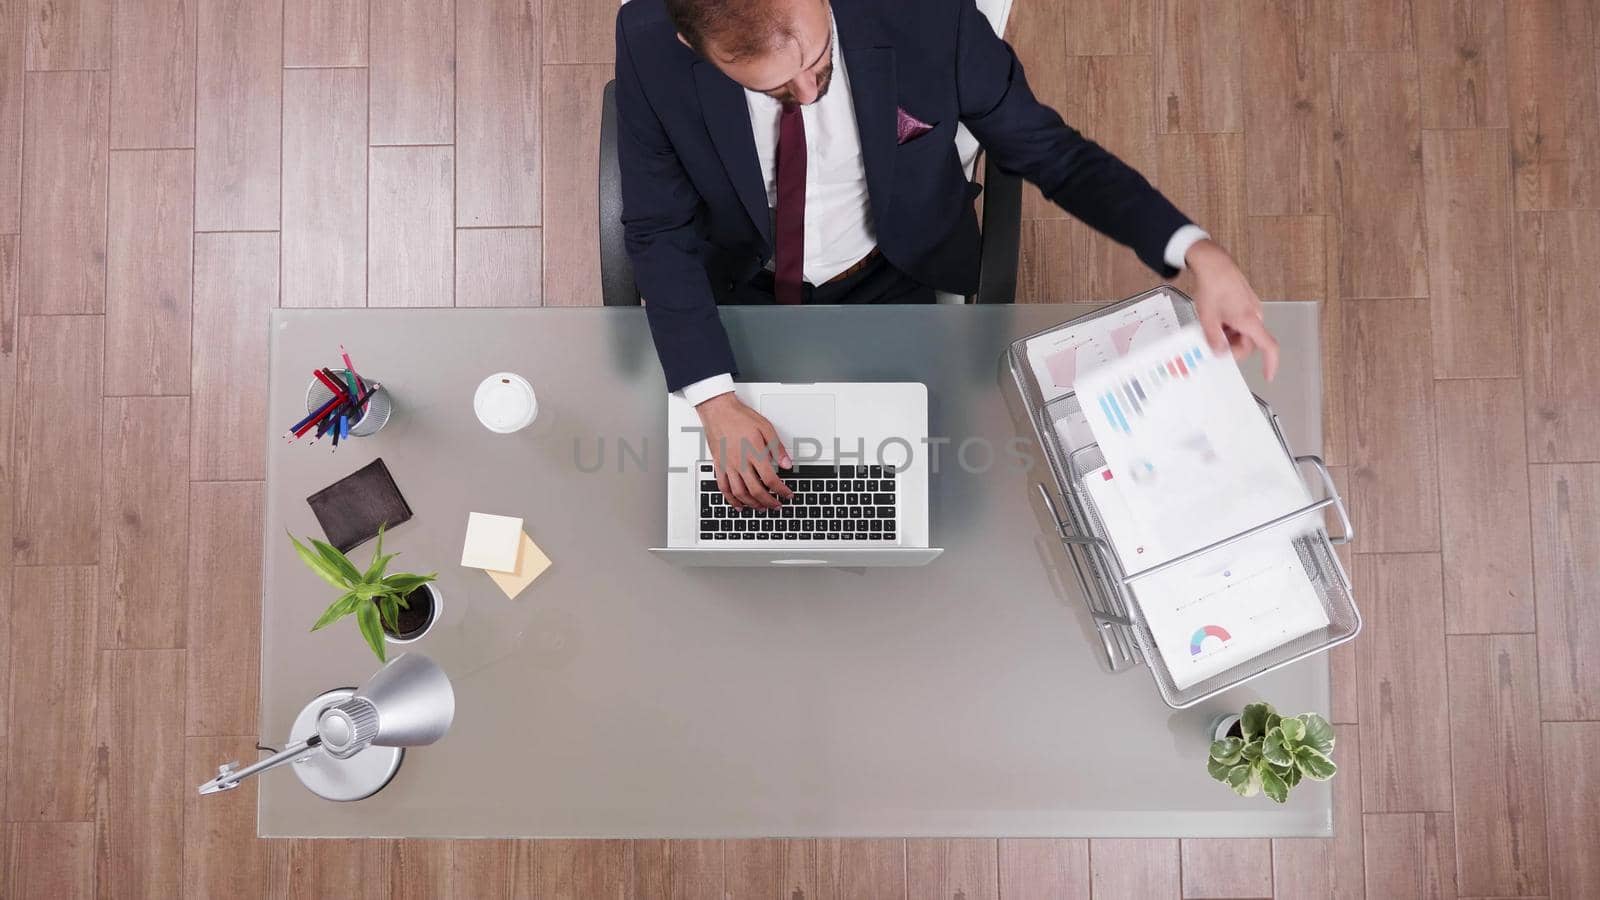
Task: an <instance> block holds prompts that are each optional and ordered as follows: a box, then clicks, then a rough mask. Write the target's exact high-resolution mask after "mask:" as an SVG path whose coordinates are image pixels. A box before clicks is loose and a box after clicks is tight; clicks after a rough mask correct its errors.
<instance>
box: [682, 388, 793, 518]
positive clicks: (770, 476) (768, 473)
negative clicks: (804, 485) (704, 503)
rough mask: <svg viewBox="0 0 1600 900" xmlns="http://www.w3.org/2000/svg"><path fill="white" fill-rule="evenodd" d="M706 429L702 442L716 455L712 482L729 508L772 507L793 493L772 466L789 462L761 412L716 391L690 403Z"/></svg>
mask: <svg viewBox="0 0 1600 900" xmlns="http://www.w3.org/2000/svg"><path fill="white" fill-rule="evenodd" d="M695 412H698V413H699V414H700V424H701V425H702V426H704V428H705V430H706V445H707V446H709V447H710V448H711V456H712V458H713V459H715V460H716V461H717V487H719V488H721V489H722V496H724V497H726V498H728V502H729V503H730V504H732V505H733V506H734V508H736V509H738V508H743V507H747V506H748V507H766V508H767V509H777V508H778V507H779V506H781V505H782V504H780V503H779V498H782V499H784V500H787V499H789V498H790V497H793V496H794V492H793V491H791V490H789V486H788V485H786V484H784V483H783V479H781V478H779V477H778V473H777V471H775V469H774V463H776V465H777V466H778V467H780V468H784V469H787V468H789V467H791V466H793V465H794V461H793V460H792V459H790V458H789V451H788V450H785V449H784V447H783V444H782V442H780V441H779V440H778V432H777V431H776V430H774V429H773V427H772V423H771V422H768V421H767V419H766V417H765V416H763V415H761V414H760V413H758V412H756V411H755V410H753V409H751V408H750V407H748V406H745V405H744V403H742V402H741V401H740V400H739V396H738V395H737V394H733V393H727V394H719V395H717V396H715V397H712V398H711V399H710V400H707V401H705V402H704V403H701V404H700V405H699V406H696V407H695Z"/></svg>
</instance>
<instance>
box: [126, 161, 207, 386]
mask: <svg viewBox="0 0 1600 900" xmlns="http://www.w3.org/2000/svg"><path fill="white" fill-rule="evenodd" d="M107 216H108V222H107V226H106V232H107V240H106V243H107V246H108V248H109V257H108V259H107V262H106V362H105V393H106V395H107V396H117V395H128V394H187V393H188V392H189V339H190V334H189V328H190V324H189V323H190V316H191V314H192V309H191V303H190V298H191V294H190V289H191V287H192V285H193V277H194V262H193V248H194V153H193V151H190V150H119V151H115V152H113V153H112V154H111V200H110V209H109V211H108V213H107Z"/></svg>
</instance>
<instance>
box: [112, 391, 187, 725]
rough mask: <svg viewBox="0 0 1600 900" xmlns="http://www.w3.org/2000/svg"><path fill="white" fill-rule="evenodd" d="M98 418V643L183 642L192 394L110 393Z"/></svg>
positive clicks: (121, 645) (166, 644)
mask: <svg viewBox="0 0 1600 900" xmlns="http://www.w3.org/2000/svg"><path fill="white" fill-rule="evenodd" d="M101 422H102V426H103V437H102V439H101V448H102V453H103V455H104V458H103V460H102V464H101V488H100V489H101V492H102V496H103V497H104V498H105V499H104V501H103V503H102V506H103V508H104V510H105V523H104V524H103V525H102V526H101V528H100V612H99V617H100V618H99V628H98V631H99V635H100V646H101V647H107V648H111V647H117V648H128V647H134V648H139V647H143V648H171V647H182V646H183V645H184V633H185V630H186V628H185V624H184V618H185V613H184V603H183V598H184V596H185V590H186V584H187V580H188V560H189V398H187V397H109V398H107V399H106V401H105V410H104V413H103V415H102V418H101ZM172 696H176V695H175V694H174V695H172ZM182 731H183V726H182V724H181V722H180V724H179V726H178V731H177V733H179V734H181V733H182ZM180 755H181V753H180Z"/></svg>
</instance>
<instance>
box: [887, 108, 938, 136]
mask: <svg viewBox="0 0 1600 900" xmlns="http://www.w3.org/2000/svg"><path fill="white" fill-rule="evenodd" d="M894 112H895V124H894V133H895V143H896V144H904V143H905V142H906V141H911V140H916V139H917V138H919V137H922V136H923V135H925V134H927V133H928V132H930V131H932V130H933V126H932V125H929V124H928V123H927V122H924V121H922V120H921V119H919V118H917V117H916V116H913V115H912V114H910V113H908V112H906V111H905V110H904V109H900V108H898V107H897V108H896V109H895V111H894Z"/></svg>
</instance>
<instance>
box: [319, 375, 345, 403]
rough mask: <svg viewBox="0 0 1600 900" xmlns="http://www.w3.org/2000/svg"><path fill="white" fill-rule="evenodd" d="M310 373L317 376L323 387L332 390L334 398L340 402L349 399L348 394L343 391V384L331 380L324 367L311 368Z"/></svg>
mask: <svg viewBox="0 0 1600 900" xmlns="http://www.w3.org/2000/svg"><path fill="white" fill-rule="evenodd" d="M311 374H312V375H315V376H317V380H318V381H320V382H322V386H323V387H325V388H327V389H328V390H330V391H332V392H333V396H334V399H336V400H339V401H341V402H345V401H348V400H349V399H350V395H349V394H347V393H345V389H344V385H342V384H340V383H339V382H337V381H335V380H333V378H332V377H331V376H329V374H328V372H327V370H326V369H313V370H312V371H311Z"/></svg>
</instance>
